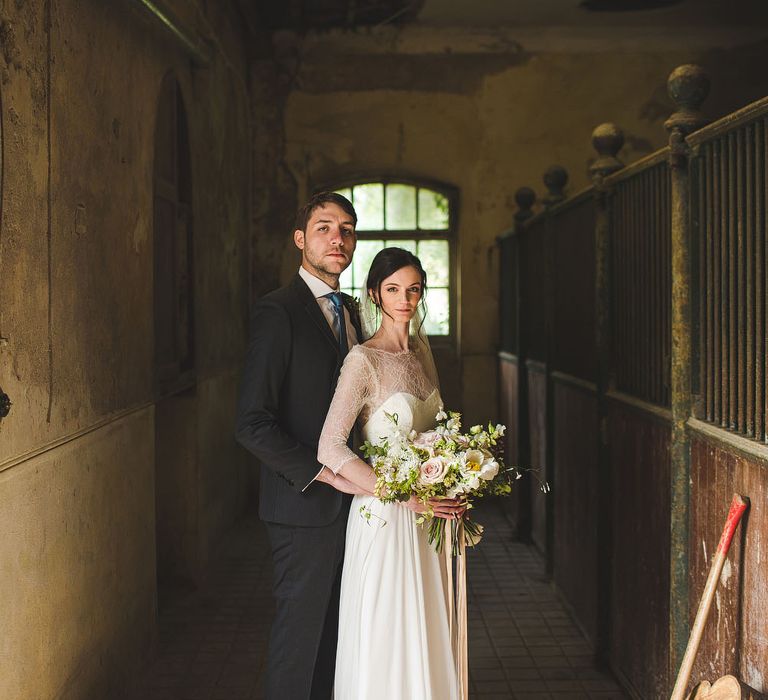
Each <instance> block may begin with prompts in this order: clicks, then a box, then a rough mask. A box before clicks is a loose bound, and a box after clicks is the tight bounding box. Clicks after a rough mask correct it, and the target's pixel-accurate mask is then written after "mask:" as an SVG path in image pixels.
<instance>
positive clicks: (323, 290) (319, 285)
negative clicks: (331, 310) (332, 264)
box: [299, 266, 339, 299]
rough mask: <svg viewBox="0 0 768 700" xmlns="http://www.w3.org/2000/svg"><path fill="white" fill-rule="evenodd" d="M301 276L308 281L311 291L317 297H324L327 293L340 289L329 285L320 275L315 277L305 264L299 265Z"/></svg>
mask: <svg viewBox="0 0 768 700" xmlns="http://www.w3.org/2000/svg"><path fill="white" fill-rule="evenodd" d="M299 277H301V279H303V280H304V281H305V282H306V283H307V287H309V291H310V292H312V294H314V295H315V299H319V298H320V297H324V296H325V295H326V294H331V293H332V292H338V291H339V290H338V289H334V288H333V287H330V286H328V285H327V284H326V283H325V282H323V280H321V279H320V278H319V277H315V276H314V275H313V274H312V273H311V272H310V271H309V270H307V269H306V268H305V267H303V266H302V267H299Z"/></svg>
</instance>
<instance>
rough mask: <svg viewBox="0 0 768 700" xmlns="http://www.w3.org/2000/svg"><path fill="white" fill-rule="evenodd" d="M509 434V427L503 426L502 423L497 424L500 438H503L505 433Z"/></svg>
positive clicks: (497, 432) (497, 433)
mask: <svg viewBox="0 0 768 700" xmlns="http://www.w3.org/2000/svg"><path fill="white" fill-rule="evenodd" d="M505 432H507V426H506V425H502V424H501V423H497V424H496V435H498V436H499V437H502V436H503V435H504V433H505Z"/></svg>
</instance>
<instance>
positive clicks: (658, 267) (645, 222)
mask: <svg viewBox="0 0 768 700" xmlns="http://www.w3.org/2000/svg"><path fill="white" fill-rule="evenodd" d="M670 201H671V185H670V177H669V168H668V166H667V163H666V162H665V161H661V162H659V163H656V164H655V165H652V166H651V167H648V168H646V169H644V170H640V171H639V172H637V173H635V174H633V175H632V176H630V177H628V178H627V179H625V180H621V181H619V182H618V183H617V184H616V189H615V191H614V194H613V200H612V203H611V204H612V206H611V270H612V285H613V293H612V297H613V308H612V313H613V328H614V348H613V356H614V367H613V369H614V373H615V380H616V387H617V388H618V389H619V390H620V391H622V392H625V393H627V394H630V395H632V396H636V397H637V398H640V399H643V400H645V401H648V402H650V403H653V404H657V405H660V406H669V404H670V386H669V377H670V356H671V352H670V350H671V324H670V306H671V289H672V267H671V245H670V244H671V225H670Z"/></svg>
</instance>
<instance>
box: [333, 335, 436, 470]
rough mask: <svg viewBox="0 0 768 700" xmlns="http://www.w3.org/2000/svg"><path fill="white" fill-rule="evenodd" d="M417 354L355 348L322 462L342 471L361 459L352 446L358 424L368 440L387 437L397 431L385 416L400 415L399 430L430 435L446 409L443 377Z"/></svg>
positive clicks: (338, 389)
mask: <svg viewBox="0 0 768 700" xmlns="http://www.w3.org/2000/svg"><path fill="white" fill-rule="evenodd" d="M425 366H426V367H427V368H429V367H430V366H431V365H430V363H428V362H423V361H422V358H421V357H420V353H419V351H417V350H414V351H411V350H408V351H403V352H397V353H392V352H388V351H386V350H379V349H377V348H372V347H370V346H367V345H356V346H355V347H353V348H352V349H351V350H350V351H349V354H348V355H347V357H346V359H345V360H344V365H343V367H342V369H341V374H340V375H339V382H338V384H337V386H336V393H335V394H334V397H333V401H332V402H331V407H330V409H329V410H328V415H327V416H326V419H325V425H324V426H323V432H322V434H321V436H320V443H319V446H318V461H319V462H320V463H321V464H324V465H325V466H326V467H328V468H329V469H331V470H332V471H333V472H335V473H338V471H339V470H340V469H341V468H342V467H343V466H344V465H345V464H346V463H347V462H350V461H351V460H353V459H355V458H356V457H357V455H356V454H355V453H354V452H353V451H352V450H351V449H350V448H349V447H348V446H347V440H348V438H349V433H350V432H351V430H352V427H353V426H354V424H355V421H356V420H358V421H359V425H360V426H361V427H362V429H363V435H364V437H365V439H368V440H375V439H377V438H378V437H381V436H382V435H383V434H384V433H385V432H386V430H388V429H389V426H390V425H391V424H390V423H389V421H388V420H387V419H386V416H385V415H384V413H385V412H386V413H390V414H392V413H397V414H398V425H399V427H400V428H405V429H407V430H409V429H411V428H413V429H415V430H426V429H427V428H429V427H432V425H434V420H435V415H436V413H437V411H438V410H439V408H440V405H441V400H440V393H439V391H438V388H437V377H435V376H429V374H432V372H431V371H430V370H429V369H425Z"/></svg>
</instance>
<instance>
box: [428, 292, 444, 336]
mask: <svg viewBox="0 0 768 700" xmlns="http://www.w3.org/2000/svg"><path fill="white" fill-rule="evenodd" d="M448 298H449V297H448V290H447V289H444V288H441V289H436V288H434V287H430V288H428V289H427V298H426V303H427V318H426V320H425V321H424V328H426V330H427V333H428V334H429V335H448V333H449V331H450V324H449V318H450V307H449V302H448Z"/></svg>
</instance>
